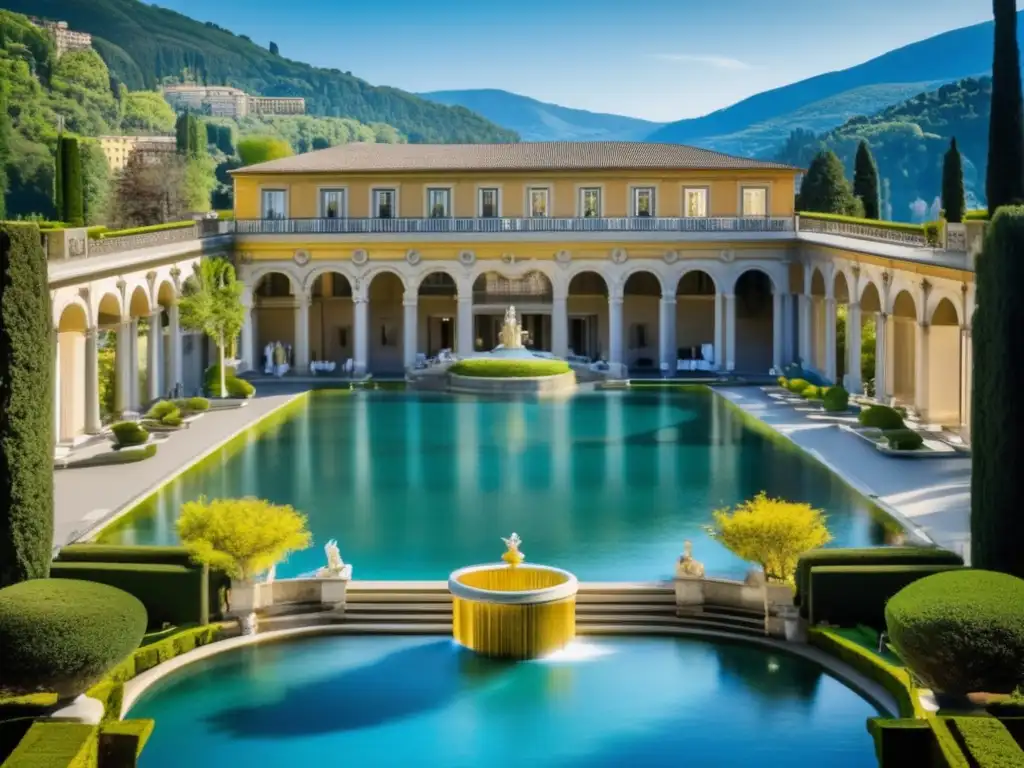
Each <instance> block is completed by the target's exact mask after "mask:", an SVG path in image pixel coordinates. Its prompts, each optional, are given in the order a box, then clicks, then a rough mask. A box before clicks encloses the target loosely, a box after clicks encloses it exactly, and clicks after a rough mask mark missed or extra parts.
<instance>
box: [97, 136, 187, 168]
mask: <svg viewBox="0 0 1024 768" xmlns="http://www.w3.org/2000/svg"><path fill="white" fill-rule="evenodd" d="M99 142H100V147H101V148H102V149H103V155H104V156H105V157H106V158H107V165H109V166H110V170H112V171H120V170H123V169H124V167H125V166H126V165H127V164H128V158H129V157H131V155H132V153H134V152H139V153H142V154H144V155H147V156H151V157H157V156H160V155H165V154H170V153H172V152H175V151H176V150H177V148H178V147H177V141H176V139H175V138H174V136H100V137H99Z"/></svg>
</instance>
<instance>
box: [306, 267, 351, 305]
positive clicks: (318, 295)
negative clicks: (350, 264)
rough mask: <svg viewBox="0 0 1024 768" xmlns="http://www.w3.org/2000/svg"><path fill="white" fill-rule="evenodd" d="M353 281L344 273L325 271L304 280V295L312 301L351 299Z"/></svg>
mask: <svg viewBox="0 0 1024 768" xmlns="http://www.w3.org/2000/svg"><path fill="white" fill-rule="evenodd" d="M353 283H354V280H353V279H352V278H351V277H349V276H348V275H346V274H345V273H344V272H338V271H337V270H333V269H327V270H320V271H318V272H317V273H316V274H315V275H310V276H309V277H308V278H307V280H306V285H305V290H306V295H307V296H309V297H310V298H311V299H312V300H313V301H316V300H317V299H327V298H352V295H353V293H354V285H353Z"/></svg>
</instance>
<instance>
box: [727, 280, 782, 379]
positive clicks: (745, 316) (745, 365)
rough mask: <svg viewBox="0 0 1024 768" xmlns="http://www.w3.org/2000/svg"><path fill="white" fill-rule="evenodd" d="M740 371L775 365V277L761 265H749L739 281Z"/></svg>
mask: <svg viewBox="0 0 1024 768" xmlns="http://www.w3.org/2000/svg"><path fill="white" fill-rule="evenodd" d="M734 292H735V294H736V355H735V357H734V362H735V363H736V370H737V371H747V372H757V373H765V372H767V371H768V370H769V369H770V368H771V367H772V355H773V344H774V340H775V309H774V305H773V298H772V294H773V286H772V279H771V278H770V277H769V276H768V275H767V274H766V273H765V272H762V271H761V270H760V269H748V270H747V271H746V272H744V273H743V274H742V275H740V276H739V279H738V280H737V281H736V287H735V289H734Z"/></svg>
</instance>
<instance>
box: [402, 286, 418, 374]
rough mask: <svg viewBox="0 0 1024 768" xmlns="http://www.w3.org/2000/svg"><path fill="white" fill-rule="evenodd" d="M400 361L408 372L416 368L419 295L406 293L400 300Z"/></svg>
mask: <svg viewBox="0 0 1024 768" xmlns="http://www.w3.org/2000/svg"><path fill="white" fill-rule="evenodd" d="M402 311H403V318H402V320H403V322H402V361H403V363H404V365H405V369H406V370H407V371H408V370H410V369H412V368H414V367H415V366H416V351H417V348H418V347H419V311H420V305H419V294H418V293H406V294H405V297H404V298H403V299H402Z"/></svg>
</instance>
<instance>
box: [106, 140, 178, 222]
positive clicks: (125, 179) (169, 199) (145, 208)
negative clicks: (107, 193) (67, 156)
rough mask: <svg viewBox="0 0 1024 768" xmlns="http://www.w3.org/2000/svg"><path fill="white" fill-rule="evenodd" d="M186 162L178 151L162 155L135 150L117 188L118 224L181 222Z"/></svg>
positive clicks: (119, 177)
mask: <svg viewBox="0 0 1024 768" xmlns="http://www.w3.org/2000/svg"><path fill="white" fill-rule="evenodd" d="M184 187H185V161H184V160H183V159H182V158H181V157H180V156H179V155H175V154H165V155H160V156H159V157H156V158H154V157H152V156H147V155H145V154H143V153H140V152H133V153H132V154H131V155H129V157H128V162H127V164H126V165H125V167H124V170H123V171H121V173H120V175H119V176H118V178H117V184H116V187H115V189H114V206H113V209H112V210H113V214H114V224H116V225H117V226H122V227H145V226H150V225H152V224H164V223H166V222H169V221H180V220H181V219H182V217H183V216H184V215H185V212H186V210H187V206H186V204H185V203H186V201H185V198H184Z"/></svg>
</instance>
